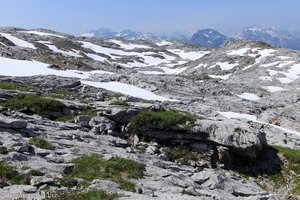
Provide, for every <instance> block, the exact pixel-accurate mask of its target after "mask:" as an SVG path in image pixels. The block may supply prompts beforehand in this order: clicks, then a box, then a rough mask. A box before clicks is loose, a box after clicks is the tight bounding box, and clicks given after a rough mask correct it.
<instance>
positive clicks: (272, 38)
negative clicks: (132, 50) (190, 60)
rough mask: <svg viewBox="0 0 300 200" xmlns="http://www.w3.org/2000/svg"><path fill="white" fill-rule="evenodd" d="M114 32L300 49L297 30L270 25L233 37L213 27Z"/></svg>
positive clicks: (203, 43)
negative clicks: (250, 41) (167, 31)
mask: <svg viewBox="0 0 300 200" xmlns="http://www.w3.org/2000/svg"><path fill="white" fill-rule="evenodd" d="M100 30H101V28H100ZM207 30H208V31H207ZM127 31H129V30H127ZM205 31H207V33H209V31H213V32H214V35H212V36H211V37H204V35H203V34H202V35H201V33H204V32H205ZM111 32H113V31H111ZM122 32H123V33H122ZM114 33H115V34H114V35H109V37H113V36H120V37H123V38H124V39H133V40H136V39H144V40H178V41H184V42H191V43H194V44H198V45H200V46H203V47H210V48H220V47H221V46H222V45H223V44H224V43H225V41H226V40H233V39H235V40H238V39H245V40H253V41H262V42H266V43H268V44H269V45H272V46H276V47H283V48H290V49H296V50H300V45H298V44H300V42H299V41H300V33H299V32H298V31H281V30H279V29H276V28H270V27H259V26H250V27H246V28H244V29H243V30H242V31H241V32H239V33H237V34H234V37H229V36H226V35H224V34H220V33H219V32H218V31H216V30H215V29H199V30H198V31H196V32H194V33H193V34H191V33H189V32H184V31H177V32H176V31H175V32H173V33H171V34H153V33H142V32H135V31H132V30H130V33H129V36H128V35H127V36H124V35H123V34H124V33H125V32H124V31H121V32H119V33H117V32H114ZM197 33H198V34H199V35H198V38H197ZM87 34H90V35H89V36H96V37H107V36H106V35H105V34H101V32H100V33H97V31H96V32H95V31H94V32H91V33H87ZM127 34H128V33H127ZM130 35H131V36H130ZM206 35H207V34H206ZM217 36H218V37H220V38H219V39H220V41H218V42H217V44H213V45H211V44H209V42H211V41H214V40H215V39H216V38H214V37H217ZM199 41H200V42H199Z"/></svg>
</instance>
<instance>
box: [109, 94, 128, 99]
mask: <svg viewBox="0 0 300 200" xmlns="http://www.w3.org/2000/svg"><path fill="white" fill-rule="evenodd" d="M123 96H124V94H121V93H113V94H109V95H108V96H107V98H108V100H112V99H114V98H116V99H117V98H120V97H123Z"/></svg>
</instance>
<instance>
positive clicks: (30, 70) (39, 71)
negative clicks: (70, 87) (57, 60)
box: [0, 57, 176, 101]
mask: <svg viewBox="0 0 300 200" xmlns="http://www.w3.org/2000/svg"><path fill="white" fill-rule="evenodd" d="M48 66H49V65H48V64H45V63H41V62H38V61H27V60H15V59H10V58H3V57H0V75H3V76H17V77H26V76H36V75H56V76H61V77H75V78H80V79H87V78H89V77H90V76H91V75H93V74H105V73H106V74H114V73H112V72H106V71H102V70H95V71H90V72H81V71H77V70H55V69H51V68H48ZM82 82H83V83H84V84H87V85H91V86H94V87H98V88H104V89H107V90H111V91H114V92H120V93H123V94H126V95H130V96H133V97H137V98H143V99H148V100H157V101H176V100H172V99H168V98H165V97H162V96H158V95H155V94H154V93H153V92H150V91H147V90H144V89H141V88H138V87H136V86H133V85H129V84H124V83H119V82H107V83H100V82H92V81H82Z"/></svg>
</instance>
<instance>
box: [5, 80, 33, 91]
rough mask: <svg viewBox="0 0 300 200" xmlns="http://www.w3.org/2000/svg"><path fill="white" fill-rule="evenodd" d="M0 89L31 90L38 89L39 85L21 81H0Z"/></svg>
mask: <svg viewBox="0 0 300 200" xmlns="http://www.w3.org/2000/svg"><path fill="white" fill-rule="evenodd" d="M0 89H3V90H18V91H30V90H32V89H37V87H34V86H31V85H25V84H20V83H10V82H2V81H1V82H0Z"/></svg>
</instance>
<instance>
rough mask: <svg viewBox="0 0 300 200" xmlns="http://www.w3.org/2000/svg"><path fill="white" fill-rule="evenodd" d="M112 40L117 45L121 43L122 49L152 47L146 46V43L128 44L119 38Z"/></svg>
mask: <svg viewBox="0 0 300 200" xmlns="http://www.w3.org/2000/svg"><path fill="white" fill-rule="evenodd" d="M109 41H110V42H113V43H115V44H117V45H120V47H121V48H122V49H126V50H133V49H135V48H140V49H150V48H151V47H149V46H146V45H141V44H126V43H124V42H121V41H119V40H109Z"/></svg>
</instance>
